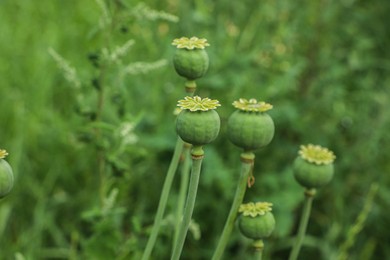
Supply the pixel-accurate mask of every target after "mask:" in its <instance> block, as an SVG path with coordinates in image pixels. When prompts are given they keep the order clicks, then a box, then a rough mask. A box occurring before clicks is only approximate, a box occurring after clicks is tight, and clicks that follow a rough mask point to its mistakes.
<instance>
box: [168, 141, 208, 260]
mask: <svg viewBox="0 0 390 260" xmlns="http://www.w3.org/2000/svg"><path fill="white" fill-rule="evenodd" d="M191 155H192V170H191V179H190V184H189V187H188V195H187V201H186V206H185V208H184V214H183V220H182V221H181V226H180V230H179V235H178V237H177V240H176V241H175V248H174V250H173V253H172V257H171V260H178V259H179V258H180V255H181V252H182V250H183V246H184V241H185V239H186V236H187V231H188V227H189V225H190V221H191V217H192V212H193V211H194V206H195V199H196V194H197V191H198V184H199V176H200V170H201V167H202V161H203V157H204V152H203V149H202V146H194V147H193V148H192V151H191Z"/></svg>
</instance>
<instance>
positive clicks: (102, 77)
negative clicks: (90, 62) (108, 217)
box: [95, 1, 119, 208]
mask: <svg viewBox="0 0 390 260" xmlns="http://www.w3.org/2000/svg"><path fill="white" fill-rule="evenodd" d="M98 4H101V6H100V7H101V9H102V10H101V11H102V18H103V19H104V21H105V24H104V25H103V32H102V33H103V41H104V43H103V47H102V50H104V49H106V50H108V51H110V50H111V45H112V43H111V38H112V35H113V32H114V29H115V26H116V16H117V11H118V7H119V6H118V4H119V3H117V2H116V1H115V2H114V4H113V8H112V11H111V12H109V9H108V8H107V6H106V5H105V4H104V2H98ZM108 13H110V15H111V16H109V15H108ZM109 17H110V19H109ZM110 63H111V62H110V60H108V59H102V61H101V63H100V64H99V74H98V77H97V82H96V86H97V92H98V97H97V104H96V118H95V122H101V121H102V120H103V119H102V114H103V111H104V104H105V98H106V97H105V88H106V86H105V84H106V83H105V81H106V75H107V70H108V68H109V66H110ZM95 134H96V140H97V141H98V142H99V140H102V132H101V129H100V128H96V129H95ZM97 167H98V173H99V179H100V185H99V197H100V206H101V207H102V208H103V206H104V201H105V198H106V183H107V176H106V154H105V151H104V148H100V147H98V151H97Z"/></svg>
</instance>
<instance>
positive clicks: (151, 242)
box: [142, 137, 184, 260]
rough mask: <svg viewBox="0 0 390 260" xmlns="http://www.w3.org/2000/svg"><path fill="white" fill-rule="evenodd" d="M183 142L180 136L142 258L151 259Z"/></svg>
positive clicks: (143, 259)
mask: <svg viewBox="0 0 390 260" xmlns="http://www.w3.org/2000/svg"><path fill="white" fill-rule="evenodd" d="M183 143H184V142H183V141H182V140H181V139H180V138H179V137H178V138H177V141H176V146H175V151H174V153H173V157H172V160H171V163H170V165H169V168H168V173H167V176H166V177H165V181H164V185H163V189H162V192H161V197H160V201H159V204H158V208H157V213H156V216H155V218H154V224H153V229H152V233H151V234H150V237H149V240H148V243H147V244H146V248H145V251H144V254H143V256H142V260H149V258H150V255H151V253H152V250H153V247H154V244H155V243H156V239H157V235H158V232H159V230H160V226H161V221H162V218H163V216H164V211H165V208H166V205H167V201H168V195H169V191H170V190H171V186H172V181H173V177H174V176H175V172H176V169H177V166H178V164H179V160H180V155H181V152H182V150H183Z"/></svg>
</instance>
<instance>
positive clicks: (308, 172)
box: [293, 157, 334, 189]
mask: <svg viewBox="0 0 390 260" xmlns="http://www.w3.org/2000/svg"><path fill="white" fill-rule="evenodd" d="M293 172H294V177H295V179H296V180H297V182H298V183H299V184H301V185H302V186H303V187H306V188H308V189H312V188H320V187H322V186H324V185H325V184H328V183H329V182H330V181H331V180H332V178H333V173H334V167H333V164H321V165H318V164H314V163H310V162H308V161H306V160H305V159H303V158H301V157H297V158H296V159H295V161H294V164H293Z"/></svg>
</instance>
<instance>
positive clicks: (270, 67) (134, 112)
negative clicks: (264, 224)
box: [0, 0, 390, 259]
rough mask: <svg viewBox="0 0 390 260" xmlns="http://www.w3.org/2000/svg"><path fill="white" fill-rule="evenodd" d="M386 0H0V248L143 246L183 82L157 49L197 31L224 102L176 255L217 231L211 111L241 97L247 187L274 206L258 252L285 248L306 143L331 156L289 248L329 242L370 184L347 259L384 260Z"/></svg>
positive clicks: (233, 246)
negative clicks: (245, 114) (2, 184)
mask: <svg viewBox="0 0 390 260" xmlns="http://www.w3.org/2000/svg"><path fill="white" fill-rule="evenodd" d="M389 12H390V4H389V3H388V1H385V0H374V1H370V2H365V1H353V0H349V1H348V0H343V1H331V0H328V1H299V2H298V1H281V0H280V1H271V0H265V1H260V2H259V1H253V0H244V1H235V2H231V1H228V0H218V1H209V0H201V1H175V0H173V1H157V0H150V1H145V2H142V1H139V0H134V1H133V0H97V1H77V0H67V1H53V0H51V1H49V0H42V1H40V2H39V4H37V3H35V2H34V1H27V0H19V1H10V0H3V1H0V32H1V35H2V36H1V38H2V40H1V41H0V57H2V59H1V60H0V75H1V77H2V79H1V81H0V109H1V110H0V111H2V112H1V113H0V129H1V130H0V148H1V149H6V150H7V151H8V152H9V154H10V155H9V156H8V157H7V161H8V162H9V163H10V165H11V166H12V168H13V171H14V175H15V184H14V188H13V190H12V192H11V193H10V194H9V195H8V196H7V197H6V198H4V199H2V200H0V255H1V258H4V259H13V258H15V259H99V258H101V259H139V258H140V256H141V254H142V251H143V249H144V247H145V244H146V240H147V237H148V235H149V232H150V227H151V225H152V222H153V218H154V214H155V211H156V208H157V203H158V199H159V196H160V190H161V187H162V183H163V181H164V178H165V176H164V175H165V172H166V170H167V168H168V164H169V161H170V158H171V156H172V151H173V148H174V142H175V139H176V136H175V130H174V122H175V118H174V115H173V110H174V108H175V106H176V102H177V100H179V99H181V98H182V97H183V96H184V79H182V78H180V77H178V76H177V75H176V73H175V71H174V68H173V65H172V62H171V59H172V57H173V54H174V51H175V47H173V46H171V42H172V40H173V39H174V38H178V37H181V36H187V37H191V36H198V37H202V38H203V37H205V38H207V39H208V42H209V43H210V46H209V47H208V48H207V52H208V54H209V57H210V67H209V70H208V72H207V73H206V75H205V76H204V77H203V78H202V79H200V80H198V81H197V84H198V90H197V93H196V94H197V95H199V96H202V97H206V96H210V97H212V98H215V99H218V100H219V101H220V103H221V104H222V106H221V107H220V108H219V109H218V112H219V114H220V116H221V120H222V124H221V133H220V135H219V137H218V138H217V139H216V140H215V141H214V142H213V144H211V145H210V147H206V148H205V154H206V157H205V159H204V167H203V170H202V173H201V180H200V186H199V192H198V197H197V202H196V205H195V211H194V216H193V218H194V219H195V220H196V223H197V224H198V225H199V229H200V231H201V238H200V239H199V240H198V239H194V238H193V237H192V236H189V237H188V239H187V241H186V244H185V248H184V251H183V259H208V258H210V256H211V255H212V253H213V250H214V247H215V245H216V243H217V241H218V238H219V235H220V232H221V231H222V228H223V222H224V221H225V219H226V216H227V213H228V210H229V208H230V204H231V201H232V198H233V195H234V189H235V186H236V181H237V179H238V174H239V154H240V152H241V151H239V150H238V149H237V148H236V147H235V146H234V145H232V144H231V143H229V141H228V140H227V138H226V122H227V118H228V117H229V115H230V114H231V113H232V112H233V111H234V108H233V106H231V105H230V104H231V103H232V102H233V101H234V100H237V99H238V98H240V97H242V98H247V99H249V98H257V99H259V100H264V101H266V102H269V103H271V104H273V106H274V108H273V109H272V110H271V111H270V112H269V114H270V115H271V116H272V118H273V120H274V122H275V136H274V139H273V141H272V142H271V144H270V145H268V146H267V147H265V148H263V149H261V150H260V151H258V152H256V163H255V166H254V176H255V177H256V183H255V185H254V187H252V188H251V189H249V190H248V192H247V195H246V198H245V201H246V202H247V201H269V202H272V203H273V204H274V210H273V213H274V216H275V219H276V230H275V232H274V233H273V235H272V237H271V238H270V239H267V240H266V241H265V251H264V254H265V255H264V258H265V259H286V256H287V255H288V251H289V249H290V247H291V244H292V241H291V239H290V237H291V235H292V234H295V230H296V228H297V220H298V215H299V213H300V207H301V201H302V198H303V195H302V192H303V190H301V188H300V187H299V185H298V184H297V183H295V181H294V179H293V176H292V171H291V164H292V161H293V159H294V158H295V156H296V153H297V151H298V148H299V145H300V144H306V143H315V144H320V145H323V146H326V147H329V148H330V149H331V150H333V151H334V152H335V154H336V156H337V159H336V161H335V175H334V178H333V180H332V181H331V183H330V184H328V185H327V186H325V187H323V188H322V189H320V190H319V192H318V193H317V196H316V198H315V200H314V204H313V209H312V215H311V219H310V224H309V227H308V235H307V239H306V240H305V241H304V247H303V248H302V252H301V254H302V255H305V258H307V259H310V258H313V257H316V258H320V257H319V255H321V256H322V259H329V257H330V256H337V255H339V253H341V252H340V250H341V249H340V245H345V243H347V242H345V241H351V236H352V235H350V232H352V231H350V230H351V228H352V229H353V227H354V225H355V224H354V223H355V220H356V219H358V216H359V214H361V212H362V208H364V206H363V205H364V204H365V201H366V197H367V193H368V191H369V189H370V184H371V183H379V189H378V192H377V196H376V197H374V198H373V201H372V203H371V202H370V206H371V207H370V208H371V209H370V210H369V212H367V211H364V214H365V215H364V221H360V222H359V223H358V224H359V225H358V227H359V232H356V234H355V233H354V234H353V240H352V241H353V243H352V244H348V250H347V251H346V250H345V247H344V248H343V249H342V250H344V251H345V253H343V254H349V258H350V259H388V258H390V251H389V249H388V247H387V245H386V244H384V243H383V241H387V240H388V235H387V229H388V228H389V221H388V218H387V217H386V216H387V212H386V210H387V208H388V207H390V205H389V201H390V193H389V192H388V187H389V185H390V177H389V175H388V174H386V173H387V172H389V171H390V160H389V156H388V153H387V151H386V149H387V147H389V146H390V135H389V134H388V133H387V132H388V129H389V128H390V112H389V110H388V109H387V108H388V105H389V104H390V101H389V97H390V93H389V88H388V86H389V84H390V77H389V70H390V63H389V57H390V55H389V54H390V53H389V48H388V46H390V38H389V37H388V35H390V31H389V30H390V29H389V28H390V26H389V22H388V17H387V16H388V14H389ZM102 93H103V94H104V95H102ZM102 97H103V104H104V105H103V106H102V109H99V105H98V104H99V102H101V101H102ZM99 100H100V101H99ZM99 162H100V163H99ZM102 180H103V181H102ZM178 183H179V180H177V182H176V183H174V184H178ZM178 186H179V185H174V189H173V191H172V192H171V195H172V197H171V201H170V203H169V207H168V209H167V216H169V215H172V214H174V212H176V208H175V207H176V204H175V203H176V200H175V198H176V197H177V193H178ZM167 218H168V217H167ZM174 226H175V223H173V222H172V221H171V222H170V221H168V220H167V221H166V225H165V226H164V227H163V228H162V229H163V230H162V231H161V235H160V237H159V239H158V241H157V245H156V248H155V250H154V251H153V254H154V255H155V256H159V258H158V259H166V258H169V255H170V251H171V247H172V245H171V242H170V241H171V238H172V236H173V228H174ZM348 243H350V242H348ZM248 247H249V241H248V240H246V239H245V238H244V237H242V236H241V235H240V234H239V233H238V232H237V230H236V232H235V234H233V235H232V237H231V242H230V245H229V248H228V250H227V251H226V252H225V255H224V256H225V257H226V259H243V257H244V255H245V254H246V253H247V252H246V250H247V248H248ZM343 257H348V256H345V255H343Z"/></svg>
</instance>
